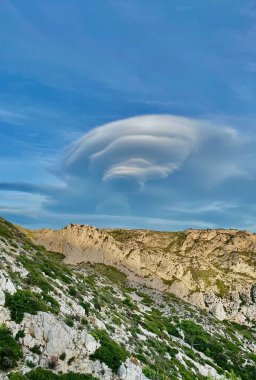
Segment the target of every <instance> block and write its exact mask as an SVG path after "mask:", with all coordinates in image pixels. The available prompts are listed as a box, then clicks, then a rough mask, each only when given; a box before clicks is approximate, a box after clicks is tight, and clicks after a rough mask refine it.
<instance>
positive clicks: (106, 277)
mask: <svg viewBox="0 0 256 380" xmlns="http://www.w3.org/2000/svg"><path fill="white" fill-rule="evenodd" d="M100 233H101V231H99V234H100ZM102 233H103V232H102ZM107 233H108V234H109V235H112V238H113V239H115V241H117V236H114V235H115V234H116V231H112V230H111V232H107ZM141 233H144V232H141ZM109 235H108V236H109ZM112 238H111V239H112ZM122 238H123V237H122ZM109 239H110V238H109ZM118 239H120V235H119V232H118ZM79 244H80V243H79ZM122 244H123V243H122ZM117 246H118V243H117ZM79 261H80V260H79ZM0 323H1V325H0V379H2V380H7V379H10V380H28V379H30V380H44V379H54V380H55V379H56V380H58V379H63V380H93V379H101V380H103V379H104V380H118V379H119V380H122V379H123V380H147V379H152V380H168V379H170V380H177V379H185V380H194V379H195V380H196V379H198V380H202V379H206V378H207V379H238V378H240V379H244V380H253V379H256V367H255V364H256V341H255V337H256V332H255V329H254V327H253V326H251V327H249V326H245V325H241V324H237V323H234V322H229V321H220V320H218V319H216V318H214V317H213V316H211V315H210V314H209V313H207V312H206V311H204V310H200V309H198V308H196V307H195V306H193V305H191V304H188V303H187V302H185V301H184V300H181V299H179V298H177V297H176V296H174V295H173V294H171V293H169V292H166V291H161V290H157V289H152V288H150V287H147V286H146V285H145V284H142V283H138V282H134V281H131V279H129V278H127V276H126V275H125V274H123V273H121V272H120V271H119V270H117V269H116V268H114V267H113V266H109V265H106V264H102V263H93V264H92V263H80V264H77V265H75V266H74V265H71V264H69V265H68V264H66V263H65V262H64V256H63V255H61V254H59V253H53V252H49V251H47V250H46V249H45V248H43V247H41V246H38V245H35V244H34V243H33V242H32V241H31V240H30V239H29V238H28V237H27V236H25V235H24V234H23V233H21V232H20V231H19V230H17V229H16V228H15V227H14V226H13V225H11V224H10V223H8V222H6V221H5V220H3V219H0Z"/></svg>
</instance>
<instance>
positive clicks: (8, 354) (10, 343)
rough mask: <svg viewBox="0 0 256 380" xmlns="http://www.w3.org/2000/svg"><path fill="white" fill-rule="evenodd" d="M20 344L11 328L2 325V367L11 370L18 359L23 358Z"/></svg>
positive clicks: (0, 330) (0, 339) (0, 355)
mask: <svg viewBox="0 0 256 380" xmlns="http://www.w3.org/2000/svg"><path fill="white" fill-rule="evenodd" d="M22 356H23V355H22V350H21V346H20V344H19V343H18V342H17V341H16V340H15V339H14V338H13V336H12V335H11V332H10V330H9V329H8V328H7V327H6V326H5V325H1V326H0V369H1V370H9V369H12V368H14V367H15V366H16V364H17V362H18V360H20V359H21V358H22Z"/></svg>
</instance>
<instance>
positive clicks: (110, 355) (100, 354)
mask: <svg viewBox="0 0 256 380" xmlns="http://www.w3.org/2000/svg"><path fill="white" fill-rule="evenodd" d="M93 335H94V337H95V338H96V339H98V340H99V341H100V344H101V346H100V347H99V348H98V349H97V350H96V351H95V353H94V354H92V355H91V356H90V358H91V359H92V360H99V361H101V362H103V363H105V364H106V365H107V366H108V367H109V368H111V369H112V370H113V371H114V372H116V373H117V371H118V369H119V367H120V365H121V364H122V363H123V362H124V361H125V360H126V359H127V357H128V352H127V351H126V350H125V349H124V348H123V347H121V346H119V345H118V344H117V343H116V342H114V341H113V340H112V339H111V338H110V337H109V336H108V334H107V333H106V332H105V331H104V330H96V331H94V332H93Z"/></svg>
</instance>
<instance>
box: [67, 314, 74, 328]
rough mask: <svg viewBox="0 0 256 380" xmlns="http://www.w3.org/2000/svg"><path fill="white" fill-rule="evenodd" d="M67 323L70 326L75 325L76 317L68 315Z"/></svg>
mask: <svg viewBox="0 0 256 380" xmlns="http://www.w3.org/2000/svg"><path fill="white" fill-rule="evenodd" d="M65 323H66V325H68V326H69V327H74V318H73V317H72V315H67V316H66V318H65Z"/></svg>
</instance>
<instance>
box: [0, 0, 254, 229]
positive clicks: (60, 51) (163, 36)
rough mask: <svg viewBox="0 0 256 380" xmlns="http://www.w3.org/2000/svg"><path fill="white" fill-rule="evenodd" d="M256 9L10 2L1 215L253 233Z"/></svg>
mask: <svg viewBox="0 0 256 380" xmlns="http://www.w3.org/2000/svg"><path fill="white" fill-rule="evenodd" d="M255 74H256V4H255V2H253V1H247V0H244V1H241V0H207V1H205V0H193V1H191V0H190V1H188V0H186V1H185V0H179V1H177V0H161V1H159V0H94V1H84V0H72V1H71V0H26V1H23V2H21V1H20V0H2V1H1V6H0V168H1V169H0V215H1V216H3V217H5V218H7V219H8V220H10V221H12V222H14V223H17V224H21V225H23V226H26V227H29V228H34V229H36V228H42V227H51V228H60V227H63V226H64V225H66V224H69V223H81V224H90V225H95V226H98V227H127V228H150V229H157V230H183V229H186V228H222V227H223V228H238V229H247V230H250V231H254V232H256V218H255V216H256V202H255V195H256V149H255V146H256V144H255V143H256V107H255V104H256V75H255Z"/></svg>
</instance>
